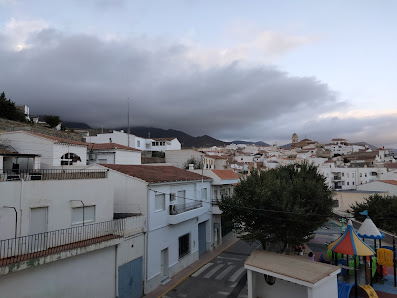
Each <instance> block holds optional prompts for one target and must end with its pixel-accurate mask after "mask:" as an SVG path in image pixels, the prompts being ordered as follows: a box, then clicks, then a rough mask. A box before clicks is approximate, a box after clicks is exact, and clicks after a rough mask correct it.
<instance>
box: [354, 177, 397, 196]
mask: <svg viewBox="0 0 397 298" xmlns="http://www.w3.org/2000/svg"><path fill="white" fill-rule="evenodd" d="M357 190H363V191H377V192H385V193H387V194H388V195H390V196H397V180H379V181H373V182H370V183H366V184H363V185H359V186H357Z"/></svg>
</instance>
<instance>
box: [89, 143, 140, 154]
mask: <svg viewBox="0 0 397 298" xmlns="http://www.w3.org/2000/svg"><path fill="white" fill-rule="evenodd" d="M87 145H88V148H89V149H91V150H113V149H122V150H130V151H138V152H140V151H141V150H139V149H135V148H131V147H128V146H124V145H120V144H117V143H99V144H87Z"/></svg>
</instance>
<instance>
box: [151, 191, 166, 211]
mask: <svg viewBox="0 0 397 298" xmlns="http://www.w3.org/2000/svg"><path fill="white" fill-rule="evenodd" d="M154 200H155V202H154V211H162V210H164V209H165V195H164V194H161V195H156V196H155V199H154Z"/></svg>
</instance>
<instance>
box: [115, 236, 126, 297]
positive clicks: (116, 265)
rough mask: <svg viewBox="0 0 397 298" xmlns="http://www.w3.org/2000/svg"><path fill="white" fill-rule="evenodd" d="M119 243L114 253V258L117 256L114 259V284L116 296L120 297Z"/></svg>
mask: <svg viewBox="0 0 397 298" xmlns="http://www.w3.org/2000/svg"><path fill="white" fill-rule="evenodd" d="M123 241H124V238H123ZM119 245H120V244H117V245H116V251H115V254H114V258H115V260H114V267H115V269H114V284H115V287H114V294H115V295H114V297H116V298H117V297H119V293H118V292H119V287H118V285H119V283H118V281H119V276H118V275H119V272H118V271H119V266H118V250H119Z"/></svg>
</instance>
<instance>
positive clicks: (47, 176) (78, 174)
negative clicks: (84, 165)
mask: <svg viewBox="0 0 397 298" xmlns="http://www.w3.org/2000/svg"><path fill="white" fill-rule="evenodd" d="M106 177H107V171H106V170H74V169H67V170H66V169H65V170H62V169H48V170H0V182H3V181H16V180H24V181H37V180H71V179H101V178H106Z"/></svg>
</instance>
